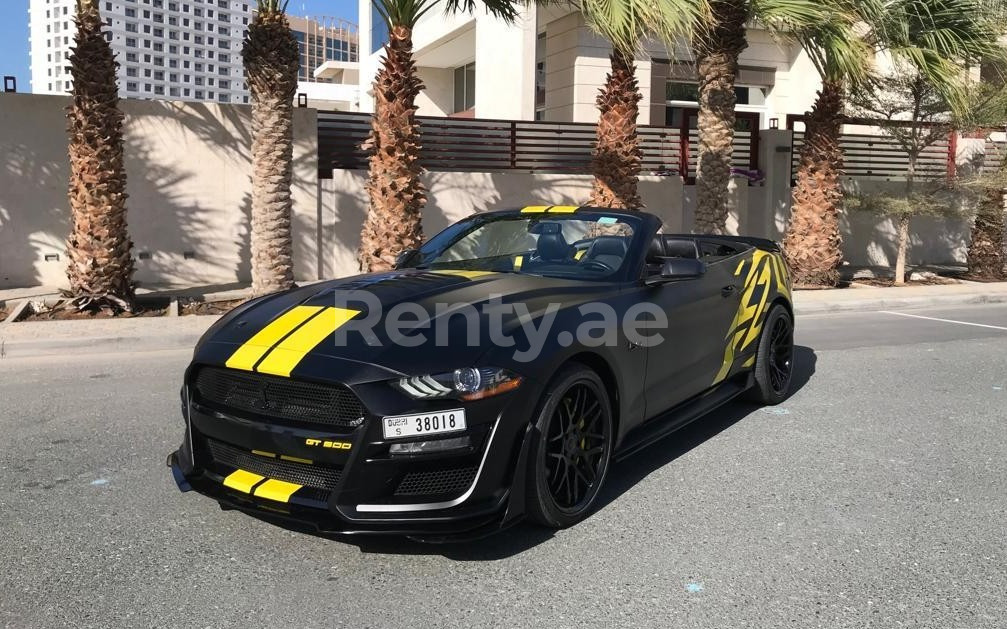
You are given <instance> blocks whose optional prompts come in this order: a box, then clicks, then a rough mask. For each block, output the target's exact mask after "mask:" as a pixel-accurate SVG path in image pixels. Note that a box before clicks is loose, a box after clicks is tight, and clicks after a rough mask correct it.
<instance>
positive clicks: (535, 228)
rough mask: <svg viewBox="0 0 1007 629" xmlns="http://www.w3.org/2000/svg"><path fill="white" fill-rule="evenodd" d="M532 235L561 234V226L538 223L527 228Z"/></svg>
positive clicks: (553, 223) (554, 223) (549, 222)
mask: <svg viewBox="0 0 1007 629" xmlns="http://www.w3.org/2000/svg"><path fill="white" fill-rule="evenodd" d="M528 231H529V233H532V234H562V233H563V226H562V225H560V224H559V223H557V222H554V221H540V222H538V223H533V224H532V225H531V226H530V227H528Z"/></svg>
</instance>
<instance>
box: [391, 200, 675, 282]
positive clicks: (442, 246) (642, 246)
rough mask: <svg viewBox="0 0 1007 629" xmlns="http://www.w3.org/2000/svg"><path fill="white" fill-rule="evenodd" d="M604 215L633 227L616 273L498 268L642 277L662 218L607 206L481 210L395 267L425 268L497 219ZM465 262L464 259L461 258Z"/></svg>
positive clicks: (618, 279) (612, 277) (613, 278)
mask: <svg viewBox="0 0 1007 629" xmlns="http://www.w3.org/2000/svg"><path fill="white" fill-rule="evenodd" d="M602 217H615V218H618V219H619V221H620V222H623V223H626V224H628V225H629V226H630V228H632V230H633V236H632V237H631V238H630V244H629V250H628V255H627V258H626V261H625V262H624V263H623V264H622V266H621V267H620V268H619V269H618V270H617V271H616V272H615V273H611V274H608V275H605V276H601V277H597V278H595V277H579V276H578V277H573V276H570V275H559V274H556V275H553V274H542V273H530V272H527V271H526V270H523V269H522V270H511V271H498V272H505V273H517V274H520V275H528V276H535V277H549V278H553V279H565V280H572V281H584V282H593V283H613V282H631V281H634V280H636V279H638V278H639V277H640V274H641V272H642V269H643V264H644V261H645V258H646V254H647V250H648V244H649V243H650V241H651V240H653V238H654V235H655V234H657V231H658V229H660V227H661V222H660V220H659V219H658V218H657V217H656V216H654V215H653V214H649V213H646V212H636V211H626V210H609V209H604V208H581V209H577V210H576V211H575V212H564V213H548V212H535V213H526V212H522V211H520V210H503V211H495V212H481V213H478V214H473V215H472V216H469V217H468V218H465V219H462V220H460V221H458V222H457V223H454V224H453V225H450V226H448V227H447V228H446V229H444V230H443V231H441V232H440V233H438V234H437V235H435V236H433V237H432V238H430V239H429V240H428V241H426V242H425V243H423V245H422V246H421V247H420V248H419V249H418V250H416V251H414V252H413V253H412V254H411V255H409V256H408V257H406V259H404V260H403V261H402V262H401V263H400V264H399V265H398V266H397V267H396V268H397V269H409V268H422V267H423V266H425V264H426V263H428V261H431V260H433V259H435V258H437V257H439V256H440V255H441V254H442V253H443V252H444V251H445V250H446V249H447V248H448V247H450V246H452V245H453V244H455V243H456V242H458V241H459V240H461V239H462V238H465V237H466V236H468V235H469V234H471V233H472V232H473V231H475V230H477V229H479V228H481V227H483V226H485V225H487V224H489V223H492V222H495V221H501V220H514V219H543V218H548V219H549V220H557V221H563V220H577V221H597V220H598V219H599V218H602ZM460 264H462V265H463V261H460Z"/></svg>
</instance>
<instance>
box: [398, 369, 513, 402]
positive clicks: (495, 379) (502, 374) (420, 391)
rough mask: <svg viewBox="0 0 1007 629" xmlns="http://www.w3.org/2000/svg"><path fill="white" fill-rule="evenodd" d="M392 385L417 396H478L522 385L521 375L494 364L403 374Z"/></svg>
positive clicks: (470, 397)
mask: <svg viewBox="0 0 1007 629" xmlns="http://www.w3.org/2000/svg"><path fill="white" fill-rule="evenodd" d="M394 386H395V387H396V388H397V389H399V390H400V391H402V392H403V393H405V394H406V395H408V396H409V397H411V398H414V399H417V400H437V399H442V398H457V399H459V400H479V399H482V398H485V397H490V396H493V395H499V394H500V393H506V392H507V391H513V390H514V389H516V388H518V387H519V386H521V376H519V375H517V374H516V373H514V372H512V371H507V370H506V369H500V368H497V367H464V368H462V369H455V370H454V371H449V372H446V373H439V374H433V375H430V376H413V377H411V378H402V379H401V380H398V381H397V382H395V383H394Z"/></svg>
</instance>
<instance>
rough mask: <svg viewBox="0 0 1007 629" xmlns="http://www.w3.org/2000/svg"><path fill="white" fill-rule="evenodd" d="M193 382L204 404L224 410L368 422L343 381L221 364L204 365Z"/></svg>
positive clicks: (321, 421)
mask: <svg viewBox="0 0 1007 629" xmlns="http://www.w3.org/2000/svg"><path fill="white" fill-rule="evenodd" d="M193 384H194V388H195V390H196V393H197V399H198V400H199V401H200V402H201V403H203V404H205V405H207V406H209V407H211V408H214V409H217V410H219V411H222V412H227V411H229V410H236V411H246V412H251V413H255V414H257V415H263V416H266V417H275V418H277V419H286V420H293V421H300V422H307V423H312V424H328V425H332V426H339V427H340V428H354V427H356V426H359V425H360V423H361V422H363V421H364V414H365V411H364V405H363V404H362V403H361V402H360V399H359V398H357V396H356V395H354V394H353V392H352V391H350V390H349V389H348V388H346V387H345V386H343V385H341V384H317V383H314V382H301V381H297V380H290V379H289V378H280V377H278V376H270V375H267V374H261V373H255V372H252V371H239V370H237V369H221V368H219V367H200V368H199V370H198V371H197V372H196V376H195V378H194V379H193Z"/></svg>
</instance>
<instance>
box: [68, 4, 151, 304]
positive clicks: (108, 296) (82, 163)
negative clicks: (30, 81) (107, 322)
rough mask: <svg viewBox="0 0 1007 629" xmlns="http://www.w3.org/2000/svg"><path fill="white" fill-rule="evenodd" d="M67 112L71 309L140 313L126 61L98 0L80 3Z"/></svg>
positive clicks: (69, 293) (69, 294)
mask: <svg viewBox="0 0 1007 629" xmlns="http://www.w3.org/2000/svg"><path fill="white" fill-rule="evenodd" d="M74 21H75V23H76V25H77V33H76V35H75V36H74V48H73V52H72V54H71V55H70V74H71V76H72V78H73V90H72V92H71V97H72V102H71V105H70V106H69V107H67V120H68V125H67V130H68V132H69V145H68V151H69V157H70V186H69V200H70V221H71V228H70V236H69V238H68V239H67V254H68V257H69V265H68V266H67V279H68V280H69V284H70V288H69V291H68V296H69V297H70V299H71V301H70V304H71V305H72V306H73V307H76V308H78V309H81V310H85V309H87V310H97V309H111V310H113V311H115V312H118V311H121V310H126V311H130V310H132V309H133V298H134V288H135V287H134V285H133V258H132V255H131V251H132V248H133V243H132V242H131V241H130V239H129V234H128V232H127V228H126V171H125V167H124V164H123V137H122V121H123V115H122V112H121V111H119V95H118V86H117V85H116V79H115V72H116V68H117V67H118V64H117V63H116V61H115V58H114V56H113V55H112V48H111V46H109V44H108V41H106V40H105V34H104V33H102V26H103V25H104V24H103V22H102V21H101V16H100V15H99V14H98V2H97V0H78V1H77V12H76V16H75V18H74Z"/></svg>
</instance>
